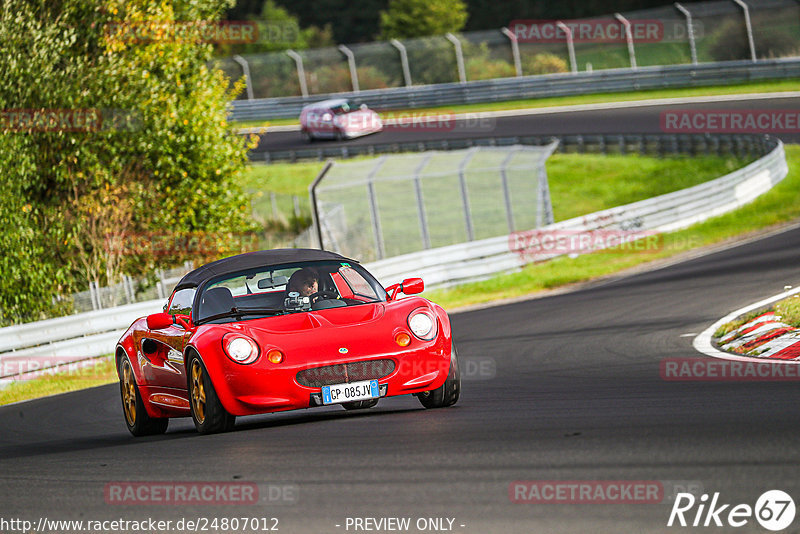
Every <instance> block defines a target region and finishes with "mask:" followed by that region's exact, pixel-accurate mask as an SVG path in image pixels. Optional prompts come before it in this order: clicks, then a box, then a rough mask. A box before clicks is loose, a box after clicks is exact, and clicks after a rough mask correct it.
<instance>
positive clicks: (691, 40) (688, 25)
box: [675, 2, 697, 65]
mask: <svg viewBox="0 0 800 534" xmlns="http://www.w3.org/2000/svg"><path fill="white" fill-rule="evenodd" d="M675 8H676V9H677V10H678V11H680V12H681V13H683V16H684V17H686V33H687V34H688V36H689V50H690V51H691V53H692V64H693V65H697V45H696V43H695V42H694V26H693V25H692V14H691V13H689V10H688V9H686V8H685V7H683V6H682V5H680V3H678V2H675Z"/></svg>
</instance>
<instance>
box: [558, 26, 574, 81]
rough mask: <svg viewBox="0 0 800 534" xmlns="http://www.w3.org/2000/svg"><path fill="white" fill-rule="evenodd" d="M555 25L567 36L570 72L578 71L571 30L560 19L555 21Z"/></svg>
mask: <svg viewBox="0 0 800 534" xmlns="http://www.w3.org/2000/svg"><path fill="white" fill-rule="evenodd" d="M556 26H558V28H559V29H560V30H561V31H562V32H564V34H565V35H566V36H567V52H569V65H570V68H571V69H572V73H573V74H575V73H576V72H578V62H577V61H576V60H575V41H574V40H573V39H572V30H571V29H570V28H569V26H567V25H566V24H564V23H563V22H561V21H560V20H559V21H558V22H556Z"/></svg>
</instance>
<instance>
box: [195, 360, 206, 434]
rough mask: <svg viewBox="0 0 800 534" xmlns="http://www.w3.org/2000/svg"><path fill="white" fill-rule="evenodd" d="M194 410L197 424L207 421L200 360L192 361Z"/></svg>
mask: <svg viewBox="0 0 800 534" xmlns="http://www.w3.org/2000/svg"><path fill="white" fill-rule="evenodd" d="M192 409H193V411H194V416H195V418H196V419H197V422H198V423H200V424H201V425H202V424H203V423H204V422H205V420H206V389H205V387H204V386H203V366H202V365H200V360H196V359H195V360H192Z"/></svg>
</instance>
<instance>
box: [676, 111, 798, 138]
mask: <svg viewBox="0 0 800 534" xmlns="http://www.w3.org/2000/svg"><path fill="white" fill-rule="evenodd" d="M661 131H662V132H664V133H797V132H800V111H798V110H796V109H749V110H740V109H705V110H697V109H677V110H671V111H662V112H661Z"/></svg>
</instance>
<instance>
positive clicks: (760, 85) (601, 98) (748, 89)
mask: <svg viewBox="0 0 800 534" xmlns="http://www.w3.org/2000/svg"><path fill="white" fill-rule="evenodd" d="M797 82H798V81H797V80H767V81H760V82H753V83H743V84H737V85H722V86H712V87H686V88H683V89H652V90H645V91H635V92H625V93H598V94H593V95H579V96H557V97H550V98H529V99H524V100H509V101H506V102H486V103H479V104H465V105H461V106H439V107H432V108H419V109H414V110H413V111H414V112H415V113H424V112H435V111H439V112H449V113H477V112H480V111H503V110H511V109H530V108H549V107H558V106H578V105H586V104H599V103H605V102H629V101H636V100H650V99H656V98H681V97H683V98H686V97H692V96H719V95H741V94H751V93H778V92H784V91H797V90H798V89H797V87H798V83H797ZM395 111H402V110H395ZM297 121H298V119H297V118H290V119H274V120H252V121H241V122H234V123H232V125H233V126H234V127H235V128H253V127H259V126H260V127H267V128H268V127H269V126H270V125H272V126H285V125H289V124H298V122H297Z"/></svg>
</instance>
